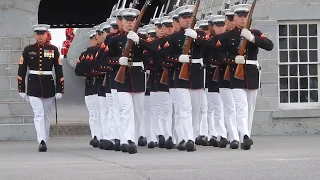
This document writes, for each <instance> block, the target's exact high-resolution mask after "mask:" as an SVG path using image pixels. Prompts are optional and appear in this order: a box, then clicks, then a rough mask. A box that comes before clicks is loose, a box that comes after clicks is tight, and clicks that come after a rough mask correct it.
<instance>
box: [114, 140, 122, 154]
mask: <svg viewBox="0 0 320 180" xmlns="http://www.w3.org/2000/svg"><path fill="white" fill-rule="evenodd" d="M114 150H115V151H121V149H120V140H119V139H115V140H114Z"/></svg>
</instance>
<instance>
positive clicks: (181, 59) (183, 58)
mask: <svg viewBox="0 0 320 180" xmlns="http://www.w3.org/2000/svg"><path fill="white" fill-rule="evenodd" d="M189 61H190V57H189V55H188V54H181V55H180V56H179V62H181V63H189Z"/></svg>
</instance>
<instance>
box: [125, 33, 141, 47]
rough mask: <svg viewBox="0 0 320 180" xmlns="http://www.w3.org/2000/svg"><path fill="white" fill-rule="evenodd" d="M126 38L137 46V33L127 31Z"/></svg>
mask: <svg viewBox="0 0 320 180" xmlns="http://www.w3.org/2000/svg"><path fill="white" fill-rule="evenodd" d="M127 38H128V39H131V40H132V41H133V42H134V43H136V44H139V36H138V34H137V33H135V32H133V31H129V33H128V35H127Z"/></svg>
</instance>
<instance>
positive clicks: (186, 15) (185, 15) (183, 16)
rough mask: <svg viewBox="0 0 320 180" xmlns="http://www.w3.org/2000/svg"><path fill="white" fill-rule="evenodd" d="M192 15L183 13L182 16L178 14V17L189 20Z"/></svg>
mask: <svg viewBox="0 0 320 180" xmlns="http://www.w3.org/2000/svg"><path fill="white" fill-rule="evenodd" d="M192 14H193V13H190V12H185V13H182V14H179V17H181V18H183V19H187V18H191V17H192Z"/></svg>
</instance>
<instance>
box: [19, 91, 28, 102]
mask: <svg viewBox="0 0 320 180" xmlns="http://www.w3.org/2000/svg"><path fill="white" fill-rule="evenodd" d="M19 95H20V96H21V97H22V98H23V99H25V100H26V101H29V97H28V96H27V94H26V93H19Z"/></svg>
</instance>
